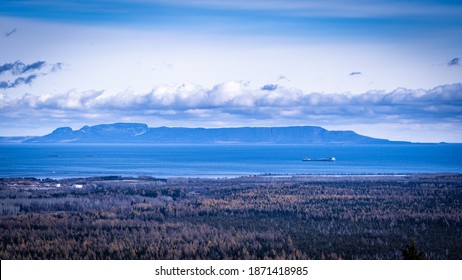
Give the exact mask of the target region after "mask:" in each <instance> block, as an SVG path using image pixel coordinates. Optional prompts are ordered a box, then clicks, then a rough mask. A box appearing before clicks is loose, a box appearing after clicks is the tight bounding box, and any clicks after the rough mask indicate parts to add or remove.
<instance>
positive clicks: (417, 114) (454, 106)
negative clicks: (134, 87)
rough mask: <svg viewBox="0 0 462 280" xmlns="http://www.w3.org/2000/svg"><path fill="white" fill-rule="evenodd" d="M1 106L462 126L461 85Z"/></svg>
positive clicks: (25, 99) (166, 90)
mask: <svg viewBox="0 0 462 280" xmlns="http://www.w3.org/2000/svg"><path fill="white" fill-rule="evenodd" d="M23 83H27V81H23ZM0 101H1V102H0V109H1V113H0V114H1V116H2V118H14V116H20V117H21V118H23V117H25V116H32V115H35V116H40V117H43V118H52V116H59V118H66V119H72V118H75V119H76V120H77V119H80V120H81V119H82V117H83V118H85V116H88V118H94V117H98V116H99V115H104V116H105V117H106V118H110V119H112V120H121V119H124V118H129V117H138V118H139V119H142V118H149V117H156V118H160V119H165V120H188V121H189V122H190V123H191V124H192V126H198V123H201V122H205V123H204V124H206V123H207V122H209V121H211V120H216V119H220V120H221V121H222V122H223V123H226V122H227V121H230V122H232V121H243V122H245V121H252V120H281V119H285V120H289V121H292V122H293V121H296V122H298V123H299V122H303V121H305V122H307V123H313V122H318V123H319V124H323V123H324V124H325V123H332V122H335V123H336V124H340V123H351V122H353V123H362V124H367V123H374V122H408V123H409V122H410V123H422V124H424V123H437V122H459V123H460V122H461V121H462V84H452V85H443V86H438V87H435V88H433V89H428V90H424V89H419V90H411V89H405V88H399V89H396V90H394V91H391V92H383V91H369V92H366V93H363V94H359V95H352V94H343V93H336V94H324V93H305V92H303V91H302V90H298V89H290V88H284V87H280V86H275V85H272V86H271V88H270V89H268V85H266V86H263V87H261V88H252V87H250V86H249V84H248V83H244V82H235V81H232V82H225V83H221V84H217V85H215V86H214V87H212V88H204V87H201V86H197V85H192V84H182V85H176V86H165V85H163V86H158V87H155V88H154V89H153V90H152V91H150V92H147V93H144V94H136V93H132V92H121V93H117V94H111V93H109V92H106V91H103V90H101V91H95V90H89V91H76V90H71V91H68V92H65V93H61V94H54V95H52V94H47V95H42V96H34V95H31V94H24V95H23V96H21V97H19V98H16V99H11V98H8V97H7V96H6V95H5V94H3V95H0ZM194 123H196V124H195V125H194ZM243 125H245V123H244V124H243ZM199 126H200V125H199Z"/></svg>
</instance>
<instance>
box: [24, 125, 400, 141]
mask: <svg viewBox="0 0 462 280" xmlns="http://www.w3.org/2000/svg"><path fill="white" fill-rule="evenodd" d="M25 142H29V143H65V142H69V143H152V144H223V143H242V144H257V143H267V144H334V143H338V144H386V143H394V142H391V141H388V140H385V139H377V138H371V137H367V136H363V135H359V134H357V133H355V132H353V131H329V130H326V129H324V128H322V127H318V126H291V127H240V128H211V129H206V128H173V127H172V128H170V127H158V128H149V127H148V126H147V125H146V124H139V123H115V124H101V125H96V126H91V127H90V126H84V127H82V128H81V129H79V130H72V129H71V128H69V127H62V128H58V129H56V130H55V131H53V132H52V133H50V134H48V135H45V136H41V137H35V138H32V139H28V140H26V141H25Z"/></svg>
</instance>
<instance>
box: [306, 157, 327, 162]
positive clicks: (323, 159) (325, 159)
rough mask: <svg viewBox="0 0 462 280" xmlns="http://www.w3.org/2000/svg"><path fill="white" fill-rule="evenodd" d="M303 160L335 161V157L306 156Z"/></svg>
mask: <svg viewBox="0 0 462 280" xmlns="http://www.w3.org/2000/svg"><path fill="white" fill-rule="evenodd" d="M302 160H303V161H335V158H334V157H330V158H309V157H306V158H304V159H302Z"/></svg>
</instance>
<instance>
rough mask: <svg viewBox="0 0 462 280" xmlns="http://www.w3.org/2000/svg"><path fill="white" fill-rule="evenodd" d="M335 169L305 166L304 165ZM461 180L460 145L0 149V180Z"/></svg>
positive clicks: (27, 146)
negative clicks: (434, 176)
mask: <svg viewBox="0 0 462 280" xmlns="http://www.w3.org/2000/svg"><path fill="white" fill-rule="evenodd" d="M331 156H333V157H335V158H336V159H337V161H335V162H321V161H313V162H304V161H302V159H303V158H304V157H311V158H326V157H331ZM436 172H457V173H462V144H439V145H437V144H414V145H412V144H410V145H139V144H138V145H78V144H52V145H51V144H0V177H37V178H64V177H89V176H106V175H121V176H144V175H148V176H156V177H172V176H173V177H174V176H194V177H196V176H197V177H222V176H239V175H250V174H407V173H436Z"/></svg>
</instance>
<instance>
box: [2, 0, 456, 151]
mask: <svg viewBox="0 0 462 280" xmlns="http://www.w3.org/2000/svg"><path fill="white" fill-rule="evenodd" d="M461 15H462V3H461V2H460V1H398V0H392V1H362V0H345V1H338V0H327V1H320V0H314V1H300V0H288V1H277V0H273V1H264V0H256V1H242V0H235V1H211V0H199V1H186V0H171V1H166V0H135V1H127V0H117V1H102V0H96V1H52V0H48V1H1V2H0V46H1V52H0V135H37V134H45V133H48V132H50V131H51V130H52V129H54V128H56V127H58V126H71V127H73V128H75V129H77V128H80V127H81V126H83V125H93V124H99V123H112V122H121V121H123V122H143V123H147V124H148V125H149V126H153V127H154V126H164V125H165V126H187V127H231V126H232V127H236V126H285V125H319V126H323V127H325V128H328V129H351V130H355V131H357V132H359V133H362V134H366V135H369V136H375V137H383V138H389V139H396V140H412V141H425V142H440V141H447V142H462V133H461V131H462V122H461V119H462V118H461V117H462V85H461V83H462V66H461V62H460V58H461V57H462V16H461Z"/></svg>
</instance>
